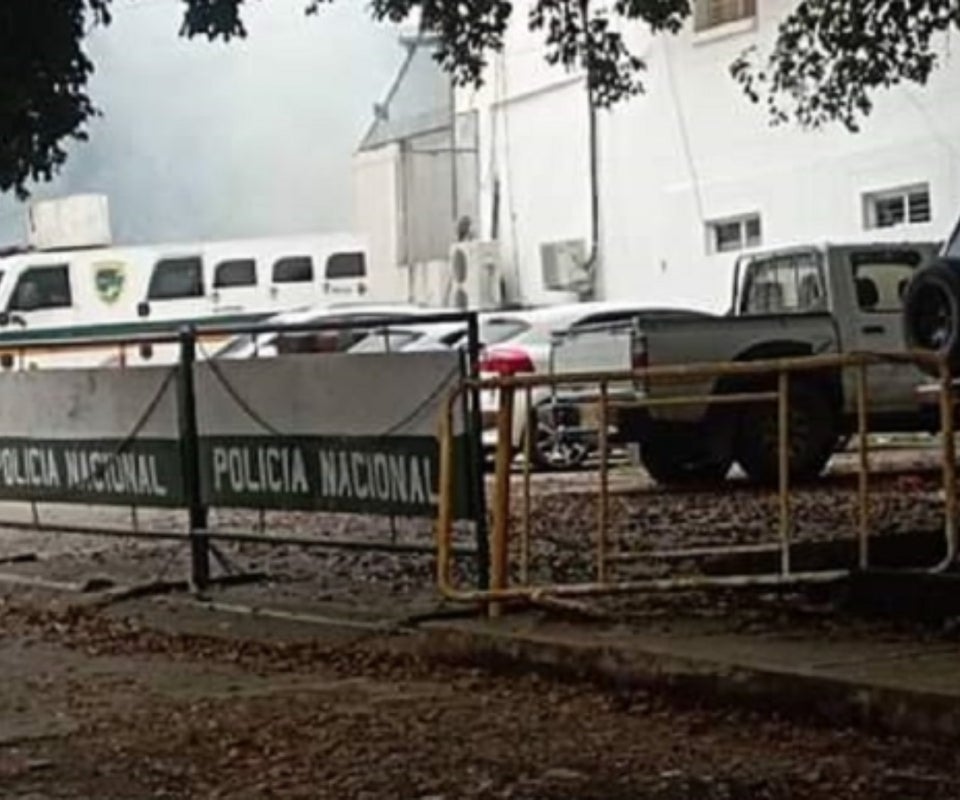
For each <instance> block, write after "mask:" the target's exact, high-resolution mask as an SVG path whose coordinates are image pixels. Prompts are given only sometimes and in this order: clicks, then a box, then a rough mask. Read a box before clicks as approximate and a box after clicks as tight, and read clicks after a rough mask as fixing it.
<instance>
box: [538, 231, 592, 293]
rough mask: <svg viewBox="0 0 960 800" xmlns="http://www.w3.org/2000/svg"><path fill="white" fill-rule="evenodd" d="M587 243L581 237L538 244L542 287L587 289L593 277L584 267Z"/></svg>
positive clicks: (573, 289) (549, 289)
mask: <svg viewBox="0 0 960 800" xmlns="http://www.w3.org/2000/svg"><path fill="white" fill-rule="evenodd" d="M586 264H587V243H586V242H585V241H584V240H583V239H569V240H567V241H562V242H543V243H542V244H541V245H540V268H541V271H542V274H543V288H544V289H546V290H547V291H551V292H571V291H582V290H583V289H587V288H589V287H590V285H591V284H592V282H593V278H592V276H591V275H590V273H589V271H588V270H587V268H586Z"/></svg>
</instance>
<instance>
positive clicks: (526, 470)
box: [520, 386, 536, 586]
mask: <svg viewBox="0 0 960 800" xmlns="http://www.w3.org/2000/svg"><path fill="white" fill-rule="evenodd" d="M523 408H524V413H525V414H526V418H527V424H526V425H524V426H523V526H522V527H521V529H520V582H521V583H522V584H523V585H524V586H526V585H528V584H529V582H530V533H531V530H530V521H531V516H532V511H533V509H532V508H531V507H530V472H531V470H532V466H533V465H532V463H531V462H532V460H533V437H534V436H535V435H536V418H535V416H534V412H533V397H532V389H531V388H530V387H529V386H528V387H527V388H526V390H525V391H524V404H523Z"/></svg>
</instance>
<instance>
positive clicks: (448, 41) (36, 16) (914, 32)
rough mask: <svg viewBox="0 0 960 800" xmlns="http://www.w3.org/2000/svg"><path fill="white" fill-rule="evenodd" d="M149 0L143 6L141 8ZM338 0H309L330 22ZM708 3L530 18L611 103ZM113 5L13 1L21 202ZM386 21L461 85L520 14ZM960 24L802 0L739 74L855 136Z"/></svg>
mask: <svg viewBox="0 0 960 800" xmlns="http://www.w3.org/2000/svg"><path fill="white" fill-rule="evenodd" d="M133 1H134V2H136V1H137V0H133ZM181 1H182V3H183V26H182V28H181V34H182V35H184V36H188V37H193V36H202V37H206V38H208V39H211V40H223V41H230V40H232V39H234V38H236V37H242V36H245V35H246V30H245V28H244V25H243V11H244V0H181ZM331 1H332V0H304V3H305V5H306V11H307V13H310V14H316V13H320V12H321V10H322V7H323V6H324V5H325V4H326V3H328V2H331ZM696 1H697V0H535V2H534V3H533V5H532V7H531V11H530V13H529V18H528V19H527V20H526V22H527V24H528V26H529V27H530V29H531V30H533V31H536V32H539V33H540V34H541V36H542V40H543V44H544V55H545V58H546V59H547V61H549V62H550V63H551V64H556V65H560V66H563V67H566V68H568V69H570V68H585V69H586V71H587V75H588V79H589V89H590V96H591V100H592V102H594V103H595V104H596V105H598V106H601V107H606V106H611V105H614V104H616V103H618V102H621V101H623V100H625V99H626V98H629V97H631V96H632V95H634V94H636V93H638V92H640V91H642V89H643V84H642V80H641V79H642V75H643V70H644V62H643V60H642V59H641V58H639V57H638V56H637V55H636V54H635V53H633V52H631V50H630V49H629V46H628V45H627V42H626V40H625V38H624V36H623V31H624V30H627V29H630V28H631V27H634V26H640V27H643V28H646V29H647V30H649V31H650V32H652V33H667V34H673V33H677V32H678V31H679V30H680V29H681V27H682V26H683V25H684V23H685V22H686V20H687V18H688V17H689V16H690V14H691V12H692V5H693V3H694V2H696ZM111 2H112V0H2V2H0V191H4V192H6V191H10V190H14V191H16V192H17V193H18V194H20V195H21V196H23V195H25V193H26V186H27V184H28V183H29V182H30V181H39V180H49V179H50V178H51V177H52V176H53V175H54V174H55V173H56V172H57V171H58V169H59V168H60V167H61V166H62V164H63V163H64V161H65V159H66V157H67V151H66V146H67V143H68V142H69V141H70V139H80V140H83V139H85V138H86V137H87V135H88V133H87V125H88V123H89V121H90V119H91V118H92V117H94V116H96V114H97V110H96V108H95V106H94V104H93V102H92V100H91V99H90V97H89V96H88V93H87V85H88V81H89V78H90V76H91V74H92V73H93V69H94V66H93V63H92V62H91V60H90V58H89V56H88V55H87V53H86V51H85V50H84V43H85V37H86V34H87V33H88V32H89V30H90V29H91V27H93V26H95V25H107V24H109V23H110V6H111ZM369 8H370V12H371V14H372V16H373V17H374V19H377V20H389V21H392V22H402V21H405V20H410V19H412V18H414V17H416V18H417V19H418V20H419V24H420V27H421V29H422V30H423V31H425V32H429V33H431V34H433V35H434V36H435V37H436V41H437V43H438V44H437V50H436V58H437V60H438V61H439V63H440V64H441V65H442V66H443V67H444V68H445V69H446V70H447V71H448V72H449V73H450V74H451V76H452V77H453V80H454V81H455V82H456V83H458V84H460V85H464V84H478V83H481V82H482V80H483V76H484V71H485V68H486V67H487V65H488V62H489V59H490V58H491V55H492V54H494V53H496V52H498V51H501V50H502V49H503V47H504V40H505V36H506V32H507V28H508V26H509V24H510V22H511V19H512V17H513V16H514V14H515V13H516V10H515V8H514V6H513V3H512V0H457V2H450V0H370V6H369ZM950 28H960V0H798V2H797V4H796V7H795V8H794V10H793V11H792V12H791V13H790V14H789V15H788V16H787V17H786V18H785V19H784V20H783V22H782V23H781V25H780V28H779V32H778V36H777V39H776V42H775V43H774V46H773V48H772V50H771V51H770V52H769V53H768V54H766V55H761V54H759V53H757V52H756V51H748V52H746V53H744V54H743V56H742V57H741V58H739V59H738V60H737V61H736V62H735V63H734V64H733V65H732V67H731V70H732V73H733V76H734V78H735V79H736V80H737V81H739V82H740V84H741V85H742V87H743V89H744V91H745V92H746V94H747V95H748V96H749V97H750V98H751V99H753V100H754V101H756V102H765V103H766V104H767V106H768V109H769V112H770V114H771V115H772V118H773V120H774V121H777V122H782V121H785V120H788V119H796V120H798V121H799V122H800V123H801V124H804V125H809V126H817V125H822V124H824V123H826V122H829V121H833V120H839V121H841V122H842V123H844V124H845V125H847V127H849V128H851V129H856V126H857V122H858V120H859V119H860V118H861V117H862V116H863V115H864V114H867V113H869V111H870V109H871V107H872V99H871V98H872V97H873V95H874V94H875V93H876V91H877V90H879V89H882V88H886V87H889V86H891V85H894V84H896V83H899V82H901V81H912V82H915V83H921V84H922V83H924V82H925V81H926V80H927V79H928V77H929V76H930V73H931V71H932V70H933V69H934V68H935V67H936V65H937V60H938V59H937V55H936V45H937V38H938V36H940V35H941V34H943V33H944V32H945V31H947V30H949V29H950Z"/></svg>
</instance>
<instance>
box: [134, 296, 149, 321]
mask: <svg viewBox="0 0 960 800" xmlns="http://www.w3.org/2000/svg"><path fill="white" fill-rule="evenodd" d="M137 316H138V317H149V316H150V304H149V303H148V302H147V301H146V300H144V301H143V302H142V303H138V304H137Z"/></svg>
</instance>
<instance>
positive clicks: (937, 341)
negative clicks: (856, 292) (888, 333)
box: [903, 260, 960, 373]
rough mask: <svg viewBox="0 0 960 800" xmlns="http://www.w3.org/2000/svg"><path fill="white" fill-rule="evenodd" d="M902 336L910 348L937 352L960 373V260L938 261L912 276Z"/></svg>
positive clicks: (905, 298) (904, 299)
mask: <svg viewBox="0 0 960 800" xmlns="http://www.w3.org/2000/svg"><path fill="white" fill-rule="evenodd" d="M903 333H904V339H905V340H906V345H907V347H908V348H909V349H911V350H927V351H932V352H934V353H937V354H938V355H940V356H943V357H944V358H946V359H947V362H948V363H949V364H950V369H951V371H953V372H954V373H956V372H960V261H955V260H954V261H938V262H936V263H934V264H931V265H930V266H928V267H925V268H923V269H922V270H920V271H919V272H917V274H916V275H914V276H913V280H911V281H910V283H909V285H908V286H907V290H906V292H905V293H904V296H903ZM927 369H928V370H931V371H932V368H929V367H928V368H927Z"/></svg>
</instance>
